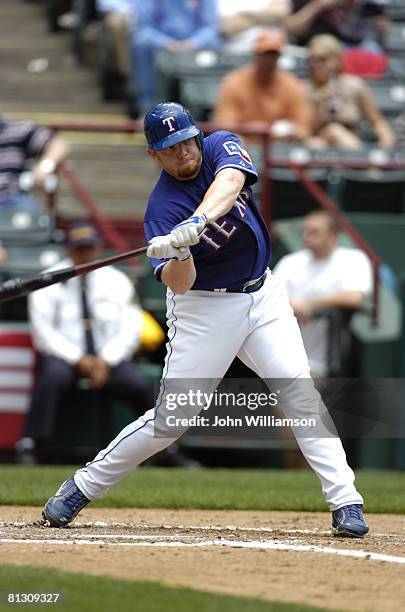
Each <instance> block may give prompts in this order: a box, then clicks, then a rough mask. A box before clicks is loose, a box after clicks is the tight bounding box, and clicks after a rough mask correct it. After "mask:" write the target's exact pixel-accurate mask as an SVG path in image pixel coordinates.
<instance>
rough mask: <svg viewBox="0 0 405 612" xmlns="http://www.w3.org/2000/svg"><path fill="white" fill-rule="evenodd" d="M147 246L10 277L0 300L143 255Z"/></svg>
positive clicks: (0, 291)
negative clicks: (79, 262) (39, 272)
mask: <svg viewBox="0 0 405 612" xmlns="http://www.w3.org/2000/svg"><path fill="white" fill-rule="evenodd" d="M147 248H148V247H147V246H143V247H141V248H140V249H135V250H133V251H126V252H125V253H120V254H119V255H113V256H112V257H106V258H105V259H95V260H94V261H91V262H89V263H84V264H79V265H77V266H70V267H69V268H63V269H62V270H55V271H54V272H44V273H42V274H38V275H37V276H31V277H28V278H10V280H7V281H6V282H5V283H3V285H1V286H0V302H5V301H6V300H13V299H15V298H19V297H22V296H23V295H27V294H28V293H31V292H32V291H37V290H38V289H44V287H50V286H51V285H55V284H56V283H62V282H64V281H67V280H69V278H73V277H75V276H80V275H81V274H87V273H88V272H92V271H93V270H97V269H98V268H102V267H104V266H109V265H110V264H113V263H116V262H118V261H124V260H125V259H130V258H131V257H136V256H137V255H143V254H144V253H146V250H147Z"/></svg>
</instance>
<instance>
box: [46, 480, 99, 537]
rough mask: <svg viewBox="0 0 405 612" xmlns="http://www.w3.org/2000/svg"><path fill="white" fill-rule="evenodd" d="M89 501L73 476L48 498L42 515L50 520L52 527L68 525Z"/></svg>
mask: <svg viewBox="0 0 405 612" xmlns="http://www.w3.org/2000/svg"><path fill="white" fill-rule="evenodd" d="M89 502H90V500H89V499H87V497H86V496H85V495H84V494H83V493H82V492H81V491H80V489H79V488H78V487H77V486H76V483H75V481H74V479H73V476H71V477H70V478H68V479H67V480H65V482H64V483H63V484H62V485H61V486H60V487H59V489H58V490H57V491H56V493H55V495H53V496H52V497H50V498H49V499H48V501H47V502H46V504H45V507H44V509H43V511H42V516H43V517H44V519H46V520H47V521H49V523H50V525H51V527H67V526H68V525H69V523H71V522H72V521H73V519H74V518H75V517H76V516H77V515H78V514H79V512H80V510H81V509H82V508H84V506H87V504H88V503H89Z"/></svg>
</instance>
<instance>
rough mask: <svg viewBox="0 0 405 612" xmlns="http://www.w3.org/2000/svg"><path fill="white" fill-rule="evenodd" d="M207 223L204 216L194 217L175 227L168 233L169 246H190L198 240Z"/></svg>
mask: <svg viewBox="0 0 405 612" xmlns="http://www.w3.org/2000/svg"><path fill="white" fill-rule="evenodd" d="M206 223H207V217H206V216H205V215H204V213H203V214H202V215H194V216H193V217H189V218H188V219H186V220H185V221H182V222H181V223H179V224H178V225H176V226H175V227H174V228H173V229H172V231H171V232H170V236H171V241H170V242H171V244H172V245H173V246H174V247H182V246H192V245H193V244H197V242H198V241H199V240H200V234H201V232H202V231H203V229H204V227H205V225H206Z"/></svg>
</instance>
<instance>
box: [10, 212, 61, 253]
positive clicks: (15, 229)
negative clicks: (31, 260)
mask: <svg viewBox="0 0 405 612" xmlns="http://www.w3.org/2000/svg"><path fill="white" fill-rule="evenodd" d="M52 233H53V223H52V220H51V217H50V216H49V215H48V214H46V213H43V212H38V213H36V212H28V211H9V210H4V211H1V212H0V240H2V242H3V243H4V244H5V245H12V244H20V245H30V244H33V245H35V244H42V245H43V244H45V243H47V242H49V241H50V240H51V237H52Z"/></svg>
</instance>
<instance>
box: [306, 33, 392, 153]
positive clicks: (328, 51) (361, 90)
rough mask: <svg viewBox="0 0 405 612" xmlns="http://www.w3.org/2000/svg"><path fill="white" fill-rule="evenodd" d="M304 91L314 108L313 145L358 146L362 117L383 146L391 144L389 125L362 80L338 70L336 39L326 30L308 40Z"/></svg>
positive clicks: (339, 55) (310, 141)
mask: <svg viewBox="0 0 405 612" xmlns="http://www.w3.org/2000/svg"><path fill="white" fill-rule="evenodd" d="M308 47H309V58H308V62H309V76H310V78H309V80H308V81H307V82H306V87H307V92H308V96H309V99H310V101H311V104H312V105H313V108H314V122H315V123H314V137H313V138H311V139H310V140H309V141H308V144H309V145H310V146H313V147H320V148H322V147H325V146H332V147H339V148H346V149H358V148H360V147H361V146H363V142H362V140H361V137H360V135H359V124H360V121H361V120H363V119H366V120H367V121H368V122H369V123H370V125H371V127H372V129H373V131H374V134H375V136H376V137H377V140H378V143H379V144H380V145H381V146H382V147H385V148H389V147H392V146H393V145H394V144H395V136H394V133H393V132H392V130H391V128H390V126H389V125H388V123H387V122H386V121H385V119H384V118H383V116H382V115H381V113H380V111H379V109H378V108H377V106H376V104H375V102H374V99H373V95H372V93H371V91H370V89H369V87H368V86H367V85H366V83H365V81H364V80H363V79H362V78H360V77H358V76H356V75H352V74H344V73H343V72H342V52H341V47H340V43H339V41H338V40H337V38H335V37H334V36H331V35H330V34H320V35H318V36H314V37H313V38H312V39H311V40H310V42H309V45H308Z"/></svg>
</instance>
